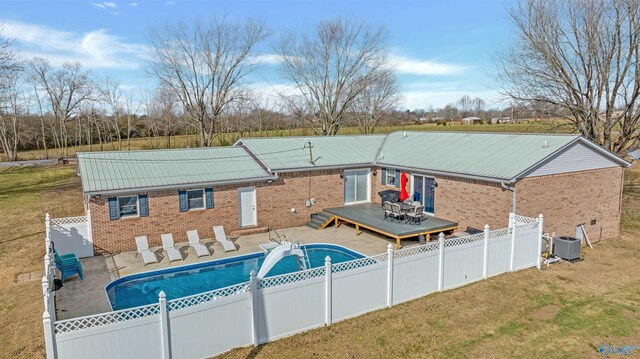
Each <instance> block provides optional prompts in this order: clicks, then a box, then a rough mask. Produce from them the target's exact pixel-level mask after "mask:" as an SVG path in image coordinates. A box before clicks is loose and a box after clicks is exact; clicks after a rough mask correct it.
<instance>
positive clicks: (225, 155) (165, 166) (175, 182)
mask: <svg viewBox="0 0 640 359" xmlns="http://www.w3.org/2000/svg"><path fill="white" fill-rule="evenodd" d="M78 169H79V172H80V175H81V177H82V189H83V192H85V193H88V194H93V193H109V192H111V193H118V192H127V191H129V192H130V191H134V190H138V191H140V190H145V189H148V188H153V189H161V188H180V187H193V186H198V185H213V184H224V183H233V182H242V181H244V182H247V181H251V180H255V181H259V180H268V179H273V178H275V177H274V176H273V175H271V174H270V173H268V172H267V171H266V170H265V169H264V168H263V167H262V166H261V165H260V164H259V163H258V162H256V161H255V160H254V159H253V158H252V157H251V155H250V154H249V153H247V151H246V150H245V149H243V148H240V147H211V148H192V149H175V150H150V151H127V152H124V151H118V152H84V153H78Z"/></svg>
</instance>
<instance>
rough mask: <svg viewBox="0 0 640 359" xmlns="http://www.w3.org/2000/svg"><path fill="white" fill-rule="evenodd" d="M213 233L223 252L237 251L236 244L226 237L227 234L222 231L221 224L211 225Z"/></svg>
mask: <svg viewBox="0 0 640 359" xmlns="http://www.w3.org/2000/svg"><path fill="white" fill-rule="evenodd" d="M213 234H214V235H215V236H216V241H218V242H220V244H222V247H224V251H225V252H229V251H237V250H238V249H237V248H236V245H235V244H234V243H233V242H231V241H230V240H228V239H227V235H226V234H225V233H224V227H223V226H213Z"/></svg>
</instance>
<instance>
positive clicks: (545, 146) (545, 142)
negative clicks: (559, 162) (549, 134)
mask: <svg viewBox="0 0 640 359" xmlns="http://www.w3.org/2000/svg"><path fill="white" fill-rule="evenodd" d="M548 147H549V145H548V144H547V140H544V145H543V146H542V148H548Z"/></svg>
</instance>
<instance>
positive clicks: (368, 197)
mask: <svg viewBox="0 0 640 359" xmlns="http://www.w3.org/2000/svg"><path fill="white" fill-rule="evenodd" d="M362 170H366V171H367V200H366V201H354V202H348V203H347V202H346V198H344V197H345V193H344V192H345V191H344V181H345V179H346V178H347V172H349V171H355V172H357V171H362ZM356 176H357V175H356ZM342 177H343V178H342V197H343V202H344V205H345V206H350V205H353V204H361V203H371V168H353V169H346V170H344V171H342ZM357 186H358V181H357V180H356V191H355V192H354V195H355V198H356V199H357V198H358V187H357Z"/></svg>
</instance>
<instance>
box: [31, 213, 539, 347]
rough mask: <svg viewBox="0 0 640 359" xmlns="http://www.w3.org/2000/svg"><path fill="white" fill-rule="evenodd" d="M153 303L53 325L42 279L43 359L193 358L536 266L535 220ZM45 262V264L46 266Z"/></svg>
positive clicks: (520, 219)
mask: <svg viewBox="0 0 640 359" xmlns="http://www.w3.org/2000/svg"><path fill="white" fill-rule="evenodd" d="M510 222H511V223H512V225H513V226H512V227H511V228H505V229H499V230H495V231H491V230H489V227H488V226H485V230H484V232H483V233H479V234H475V235H470V236H466V237H460V238H450V239H445V238H444V235H442V234H441V235H440V236H439V239H438V241H434V242H430V243H427V244H425V245H420V246H416V247H410V248H406V249H401V250H394V249H393V245H391V244H390V245H389V248H388V250H387V252H386V253H383V254H379V255H376V256H373V257H367V258H361V259H356V260H353V261H349V262H343V263H338V264H332V263H331V260H330V258H328V257H327V260H326V263H325V266H324V267H318V268H313V269H309V270H306V271H301V272H295V273H290V274H285V275H280V276H275V277H269V278H264V279H261V280H258V279H257V278H256V277H255V272H252V274H251V276H250V278H249V281H248V282H245V283H240V284H237V285H234V286H230V287H227V288H222V289H218V290H214V291H211V292H207V293H203V294H198V295H194V296H190V297H185V298H180V299H176V300H171V301H167V300H166V299H165V297H164V293H163V292H162V293H160V296H159V298H158V303H157V304H152V305H147V306H143V307H138V308H133V309H128V310H121V311H115V312H110V313H104V314H98V315H92V316H87V317H81V318H75V319H69V320H61V321H55V318H51V317H50V315H49V313H50V312H51V311H55V309H54V308H53V306H52V304H51V303H52V302H51V297H50V296H49V292H47V290H46V288H45V285H44V279H43V290H44V293H45V313H44V316H43V323H44V326H45V340H46V348H47V357H48V358H115V357H117V358H202V357H208V356H214V355H217V354H220V353H223V352H225V351H228V350H231V349H233V348H237V347H242V346H248V345H259V344H262V343H266V342H268V341H272V340H276V339H278V338H282V337H286V336H290V335H293V334H296V333H300V332H302V331H305V330H309V329H312V328H317V327H322V326H324V325H331V324H332V323H333V322H336V321H339V320H343V319H346V318H351V317H355V316H358V315H360V314H363V313H366V312H370V311H373V310H377V309H381V308H385V307H391V306H393V305H395V304H398V303H402V302H406V301H408V300H412V299H414V298H418V297H422V296H425V295H428V294H430V293H433V292H436V291H442V290H447V289H450V288H455V287H459V286H462V285H465V284H469V283H472V282H475V281H479V280H482V279H484V278H487V277H490V276H494V275H498V274H501V273H505V272H509V271H515V270H520V269H524V268H530V267H535V266H538V267H539V264H540V259H541V258H540V253H541V245H542V244H541V239H542V226H543V217H542V215H540V217H539V218H535V219H534V218H526V217H520V216H513V215H512V217H511V221H510ZM46 261H47V259H45V262H46Z"/></svg>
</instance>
